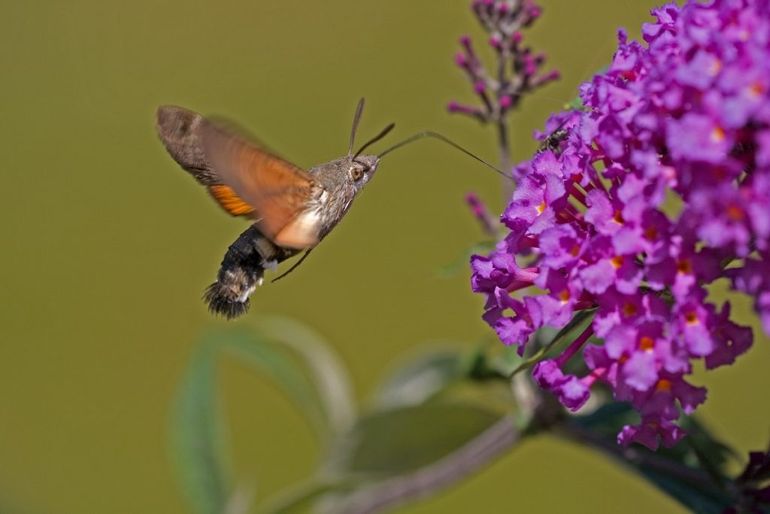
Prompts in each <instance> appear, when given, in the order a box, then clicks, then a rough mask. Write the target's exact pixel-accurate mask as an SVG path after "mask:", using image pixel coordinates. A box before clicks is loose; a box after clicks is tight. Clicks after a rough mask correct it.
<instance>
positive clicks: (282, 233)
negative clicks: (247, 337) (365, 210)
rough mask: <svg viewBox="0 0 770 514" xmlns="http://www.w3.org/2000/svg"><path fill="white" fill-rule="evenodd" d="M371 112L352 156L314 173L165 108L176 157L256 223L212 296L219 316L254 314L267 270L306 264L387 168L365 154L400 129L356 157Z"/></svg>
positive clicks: (161, 120)
mask: <svg viewBox="0 0 770 514" xmlns="http://www.w3.org/2000/svg"><path fill="white" fill-rule="evenodd" d="M363 106H364V101H363V99H361V101H360V102H359V103H358V107H357V109H356V114H355V117H354V119H353V128H352V130H351V134H350V144H349V147H348V153H347V155H345V156H344V157H340V158H339V159H334V160H333V161H330V162H327V163H324V164H320V165H318V166H314V167H312V168H311V169H310V170H307V171H306V170H304V169H302V168H300V167H298V166H296V165H294V164H292V163H290V162H288V161H287V160H285V159H282V158H281V157H278V156H277V155H275V154H274V153H272V152H270V151H268V150H266V149H265V148H263V147H262V146H261V145H258V144H257V143H256V142H254V141H251V140H249V139H248V138H246V137H245V136H243V135H241V134H239V133H237V132H236V131H235V130H233V129H232V128H230V127H228V126H226V125H224V124H221V123H217V122H214V121H212V120H209V119H207V118H204V117H203V116H201V115H200V114H198V113H195V112H193V111H190V110H187V109H184V108H182V107H175V106H161V107H159V108H158V111H157V130H158V135H159V136H160V139H161V141H162V142H163V144H164V145H165V147H166V150H168V153H169V154H170V155H171V157H173V158H174V160H175V161H176V162H177V163H178V164H179V165H180V166H181V167H182V168H183V169H185V170H186V171H188V172H189V173H190V174H191V175H192V176H193V177H194V178H195V179H196V180H197V181H198V182H199V183H200V184H201V185H203V186H204V187H206V189H207V190H208V192H209V193H210V194H211V196H212V197H213V198H214V200H216V201H217V203H219V205H220V206H221V207H222V208H223V209H224V210H225V211H226V212H228V213H229V214H231V215H233V216H243V217H246V218H248V219H249V220H250V221H251V222H252V224H251V226H250V227H249V228H247V229H246V230H245V231H244V232H243V233H242V234H241V235H240V236H239V237H238V239H236V240H235V242H234V243H233V244H232V245H230V247H229V248H228V250H227V253H225V257H224V259H223V260H222V264H221V267H220V269H219V273H218V274H217V280H216V282H214V283H213V284H211V285H210V286H209V287H208V288H207V289H206V291H205V293H204V299H205V301H206V302H207V303H208V306H209V309H210V310H211V311H212V312H214V313H216V314H221V315H223V316H225V317H227V318H234V317H236V316H239V315H241V314H243V313H244V312H246V310H248V307H249V296H250V295H251V293H253V292H254V290H255V289H256V287H257V285H261V284H262V281H263V277H264V272H265V270H268V269H272V268H274V267H275V266H276V265H277V264H278V263H280V262H282V261H284V260H286V259H288V258H290V257H292V256H294V255H296V254H297V253H300V252H302V251H304V252H305V255H303V257H302V259H304V258H305V257H306V256H307V255H308V253H309V252H310V250H312V249H313V248H314V247H315V246H316V245H318V243H320V242H321V240H322V239H323V238H324V237H325V236H326V235H327V234H328V233H329V232H330V231H331V230H332V229H333V228H334V227H335V226H336V225H337V223H338V222H339V221H340V220H341V219H342V217H343V216H344V215H345V213H346V212H347V211H348V209H349V208H350V206H351V204H352V203H353V200H354V199H355V197H356V196H357V195H358V193H359V192H360V191H361V190H362V189H363V187H364V186H365V185H366V184H367V183H368V182H369V180H370V179H371V177H372V176H373V175H374V172H375V171H376V170H377V165H378V164H379V160H380V159H379V157H378V156H376V155H363V151H364V150H365V149H366V148H367V147H368V146H369V145H371V144H372V143H374V142H376V141H378V140H380V139H381V138H382V137H384V136H385V135H386V134H387V133H388V132H390V130H391V129H392V128H393V126H394V125H393V124H390V125H388V126H387V127H385V129H384V130H382V132H380V133H379V134H378V135H377V136H376V137H374V138H372V139H371V140H369V141H368V142H367V143H366V144H364V145H363V146H362V147H361V148H360V149H359V150H358V151H357V152H355V153H353V145H354V144H355V135H356V129H357V127H358V122H359V120H360V118H361V114H362V112H363ZM302 259H301V260H300V261H299V262H298V263H297V265H298V264H299V263H300V262H301V261H302ZM294 267H296V265H295V266H294ZM294 267H292V269H294ZM292 269H290V270H289V271H291V270H292ZM287 273H288V272H287ZM282 276H283V275H282ZM278 278H281V277H278ZM276 280H277V279H276Z"/></svg>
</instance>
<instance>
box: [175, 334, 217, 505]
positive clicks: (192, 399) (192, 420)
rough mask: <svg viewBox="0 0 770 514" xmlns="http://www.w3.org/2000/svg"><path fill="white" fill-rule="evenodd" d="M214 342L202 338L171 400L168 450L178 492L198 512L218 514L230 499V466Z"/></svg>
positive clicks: (215, 344)
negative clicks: (177, 480) (173, 398)
mask: <svg viewBox="0 0 770 514" xmlns="http://www.w3.org/2000/svg"><path fill="white" fill-rule="evenodd" d="M216 353H217V339H216V338H215V337H213V336H209V337H207V338H205V339H204V340H203V341H202V342H201V343H200V344H199V346H198V349H197V350H196V352H195V353H194V355H193V358H192V360H191V362H190V365H189V366H188V368H187V372H186V373H185V376H184V378H183V379H182V383H181V385H180V387H179V391H178V393H177V395H176V399H175V401H174V409H173V413H172V419H171V450H172V454H173V457H174V460H175V464H176V470H177V473H178V475H179V478H180V481H181V483H182V484H181V485H182V489H183V490H184V493H185V495H186V496H187V498H188V500H189V501H190V503H191V505H192V506H193V508H194V510H195V512H197V513H199V514H220V513H221V512H222V511H223V510H224V508H225V505H226V504H227V500H228V498H229V496H230V491H231V485H230V462H229V460H228V459H227V452H226V448H225V446H226V445H225V442H224V441H225V438H224V434H223V432H224V427H223V423H222V416H221V412H220V406H219V404H218V401H217V394H216V370H215V365H216Z"/></svg>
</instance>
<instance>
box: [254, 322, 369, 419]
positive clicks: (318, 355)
mask: <svg viewBox="0 0 770 514" xmlns="http://www.w3.org/2000/svg"><path fill="white" fill-rule="evenodd" d="M258 327H259V329H260V330H261V331H262V332H263V333H264V334H265V335H267V336H268V337H270V338H272V339H274V340H276V341H281V342H282V343H284V344H285V345H287V346H288V347H289V348H291V349H292V350H293V351H294V352H296V353H297V354H298V355H299V356H301V357H302V358H303V362H304V363H305V364H306V365H307V367H308V368H309V370H310V372H311V374H312V375H313V378H314V381H315V385H316V387H315V390H316V393H317V394H318V396H319V397H320V399H321V403H322V405H323V406H324V413H325V415H326V418H327V421H328V423H329V426H330V427H331V429H332V432H333V433H339V432H342V431H344V430H347V429H349V428H350V427H351V426H352V425H353V422H354V420H355V418H356V403H355V399H354V395H353V388H352V386H351V385H350V378H349V376H348V372H347V370H346V368H345V366H344V365H343V364H342V362H341V361H340V360H339V358H338V357H337V354H336V353H334V352H333V351H332V349H331V347H330V345H329V344H328V343H326V342H325V341H324V340H323V339H322V338H321V337H320V336H319V335H317V334H316V333H315V332H313V331H311V330H310V329H309V328H307V327H306V326H305V325H303V324H301V323H298V322H296V321H294V320H292V319H289V318H282V317H277V316H271V317H265V318H262V319H261V320H260V321H259V323H258Z"/></svg>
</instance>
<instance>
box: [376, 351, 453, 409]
mask: <svg viewBox="0 0 770 514" xmlns="http://www.w3.org/2000/svg"><path fill="white" fill-rule="evenodd" d="M465 364H466V363H465V358H464V357H463V355H462V354H460V352H458V351H454V350H449V349H446V350H440V351H433V352H431V353H426V354H424V355H422V356H420V357H417V358H414V359H413V360H411V361H408V362H407V363H405V364H404V365H403V366H401V367H400V368H398V369H397V370H396V371H395V372H394V373H393V374H392V375H391V376H390V377H388V378H387V379H386V380H385V381H384V383H383V384H382V385H381V386H380V388H379V390H378V392H377V394H376V397H375V403H376V404H377V405H378V406H379V407H381V408H393V407H403V406H407V405H419V404H421V403H424V402H425V401H426V400H428V399H429V398H430V397H432V396H434V395H435V394H437V393H438V392H440V391H441V390H443V389H445V388H446V387H448V386H449V385H450V384H452V383H454V382H456V381H458V380H460V379H461V378H463V377H464V376H465V375H466V365H465Z"/></svg>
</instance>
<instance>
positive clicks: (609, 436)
mask: <svg viewBox="0 0 770 514" xmlns="http://www.w3.org/2000/svg"><path fill="white" fill-rule="evenodd" d="M636 422H638V414H636V413H635V412H634V411H633V409H632V408H631V407H630V405H628V404H626V403H610V404H607V405H604V406H602V407H600V408H599V409H597V410H596V411H594V412H593V413H591V414H588V415H583V416H575V417H574V418H572V421H571V423H572V424H573V425H575V426H579V427H580V430H581V433H582V436H581V437H580V438H579V441H580V442H581V443H588V444H589V445H591V446H593V447H595V448H598V449H600V450H602V451H604V452H605V453H607V454H609V455H610V456H612V457H613V458H615V459H618V460H619V461H621V462H622V463H623V464H625V465H627V466H629V467H630V468H631V469H633V470H634V471H636V472H637V473H639V474H640V475H641V476H643V477H644V478H646V479H647V480H648V481H649V482H650V483H652V484H653V485H655V486H656V487H658V488H659V489H661V490H662V491H664V492H665V493H667V494H668V495H670V496H671V497H672V498H674V499H675V500H677V501H678V502H680V503H681V504H682V505H684V506H685V507H687V508H689V509H690V510H692V511H693V512H699V513H701V512H702V513H704V514H712V513H713V514H719V513H721V512H722V511H723V509H725V508H726V507H728V506H730V505H731V504H732V503H733V501H734V499H733V498H732V496H731V493H730V492H729V491H728V489H727V488H726V484H727V483H728V482H729V477H728V476H727V471H726V469H725V465H726V463H727V457H728V456H729V455H730V454H731V453H732V450H730V449H729V448H728V447H727V446H726V445H724V444H723V443H722V442H720V441H718V440H717V439H715V438H714V437H713V436H712V435H711V434H710V433H709V432H708V430H706V428H705V427H704V426H703V425H702V424H701V423H700V422H699V421H698V420H697V419H696V418H695V417H692V416H685V417H682V419H681V420H680V425H681V426H682V427H683V428H684V429H685V430H687V433H688V435H687V437H686V438H685V439H684V440H683V441H681V442H680V443H679V444H677V445H676V446H674V447H673V448H660V449H658V450H657V451H656V452H652V451H650V450H648V449H646V448H644V447H641V446H639V445H632V446H631V447H630V448H628V449H624V448H622V447H620V446H619V445H618V444H617V441H616V434H617V432H618V431H619V430H620V429H621V428H622V427H623V425H626V424H631V423H636ZM568 431H569V430H568Z"/></svg>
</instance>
